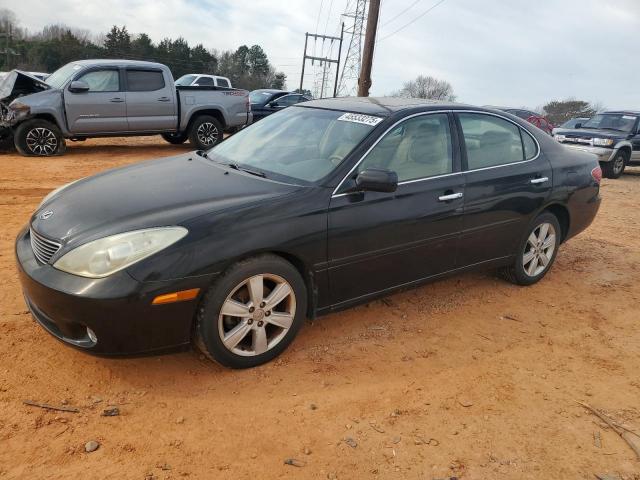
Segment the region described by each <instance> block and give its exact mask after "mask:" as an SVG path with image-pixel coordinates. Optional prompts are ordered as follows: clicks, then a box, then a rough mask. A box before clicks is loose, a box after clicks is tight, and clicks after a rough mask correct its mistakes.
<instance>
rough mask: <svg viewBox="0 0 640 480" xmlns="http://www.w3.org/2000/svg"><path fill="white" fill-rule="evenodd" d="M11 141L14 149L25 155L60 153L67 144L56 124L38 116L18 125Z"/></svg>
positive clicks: (44, 155)
mask: <svg viewBox="0 0 640 480" xmlns="http://www.w3.org/2000/svg"><path fill="white" fill-rule="evenodd" d="M13 141H14V144H15V146H16V150H18V152H20V154H21V155H24V156H27V157H33V156H35V157H50V156H52V155H62V154H63V153H64V152H65V151H66V150H67V144H66V143H65V141H64V137H63V136H62V132H61V131H60V129H59V128H58V127H57V125H55V124H54V123H51V122H48V121H47V120H42V119H39V118H35V119H33V120H27V121H25V122H23V123H21V124H20V125H18V127H17V128H16V130H15V132H14V134H13Z"/></svg>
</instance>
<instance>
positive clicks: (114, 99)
mask: <svg viewBox="0 0 640 480" xmlns="http://www.w3.org/2000/svg"><path fill="white" fill-rule="evenodd" d="M109 101H110V102H111V103H122V102H124V99H122V98H120V97H114V98H111V99H109Z"/></svg>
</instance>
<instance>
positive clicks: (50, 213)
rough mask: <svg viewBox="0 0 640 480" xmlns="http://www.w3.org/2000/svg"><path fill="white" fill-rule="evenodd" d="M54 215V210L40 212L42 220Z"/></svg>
mask: <svg viewBox="0 0 640 480" xmlns="http://www.w3.org/2000/svg"><path fill="white" fill-rule="evenodd" d="M52 216H53V210H47V211H46V212H42V213H41V214H40V219H41V220H46V219H47V218H51V217H52Z"/></svg>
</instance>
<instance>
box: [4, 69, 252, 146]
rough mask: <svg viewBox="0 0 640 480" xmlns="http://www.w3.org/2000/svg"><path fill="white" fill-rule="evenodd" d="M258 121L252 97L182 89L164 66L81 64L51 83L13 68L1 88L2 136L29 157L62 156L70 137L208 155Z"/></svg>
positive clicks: (53, 76)
mask: <svg viewBox="0 0 640 480" xmlns="http://www.w3.org/2000/svg"><path fill="white" fill-rule="evenodd" d="M251 121H252V114H251V106H250V103H249V92H248V91H246V90H238V89H233V88H221V87H202V86H197V87H183V86H176V85H175V84H174V81H173V76H172V75H171V71H170V70H169V68H168V67H167V66H166V65H162V64H160V63H151V62H141V61H130V60H80V61H77V62H72V63H69V64H67V65H65V66H63V67H61V68H60V69H58V70H57V71H55V72H54V73H52V74H51V76H49V77H48V78H47V79H46V80H45V81H42V80H40V79H38V78H36V77H33V76H31V75H29V74H28V73H26V72H21V71H18V70H14V71H12V72H9V73H8V74H6V75H5V76H4V78H3V79H2V80H1V82H0V129H2V130H3V132H0V134H1V133H4V136H7V134H13V138H14V144H15V146H16V148H17V150H18V151H19V152H20V153H21V154H23V155H39V156H48V155H60V154H62V153H64V151H65V148H66V144H65V138H66V139H70V140H72V141H79V140H85V139H87V138H90V137H116V136H117V137H119V136H127V135H157V134H161V135H162V137H163V138H164V139H165V140H166V141H168V142H169V143H173V144H179V143H183V142H185V141H186V140H187V139H189V141H190V142H191V144H192V145H193V146H194V147H196V148H198V149H206V148H210V147H212V146H213V145H215V144H216V143H217V142H218V141H220V140H221V139H222V134H223V132H224V131H228V130H234V129H237V128H241V127H243V126H245V125H248V124H250V123H251Z"/></svg>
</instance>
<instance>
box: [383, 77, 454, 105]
mask: <svg viewBox="0 0 640 480" xmlns="http://www.w3.org/2000/svg"><path fill="white" fill-rule="evenodd" d="M393 96H394V97H406V98H428V99H430V100H445V101H450V102H453V101H455V99H456V96H455V95H454V94H453V87H452V86H451V84H450V83H449V82H447V81H446V80H438V79H437V78H435V77H431V76H424V75H419V76H418V77H417V78H416V79H415V80H411V81H409V82H405V83H404V85H403V86H402V89H401V90H400V91H398V92H395V93H393Z"/></svg>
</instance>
